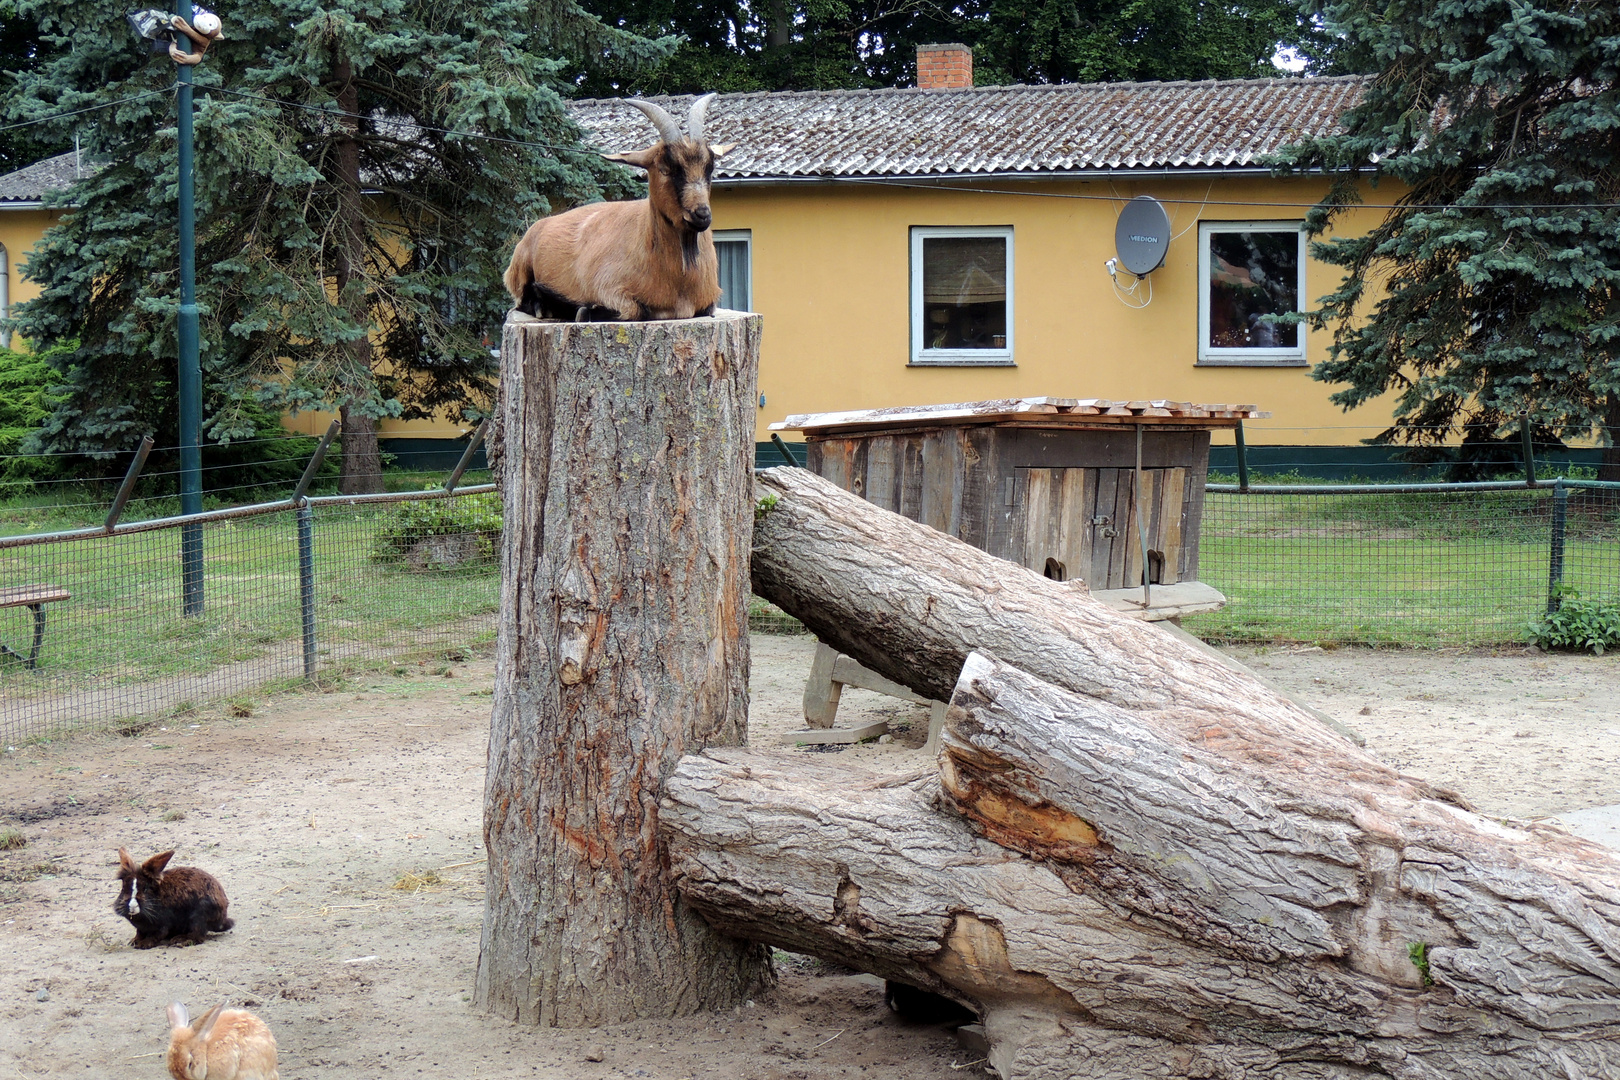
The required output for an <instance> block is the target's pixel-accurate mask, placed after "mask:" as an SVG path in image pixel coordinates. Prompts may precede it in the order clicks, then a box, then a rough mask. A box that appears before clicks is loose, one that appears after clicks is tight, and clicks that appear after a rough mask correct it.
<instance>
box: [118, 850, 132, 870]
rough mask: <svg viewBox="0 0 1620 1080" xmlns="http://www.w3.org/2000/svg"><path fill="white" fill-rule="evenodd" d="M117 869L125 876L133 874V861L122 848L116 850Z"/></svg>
mask: <svg viewBox="0 0 1620 1080" xmlns="http://www.w3.org/2000/svg"><path fill="white" fill-rule="evenodd" d="M118 868H119V869H120V870H122V871H123V872H124V873H126V874H133V873H134V872H135V860H134V859H133V858H132V857H131V856H130V854H129V852H127V851H125V850H124V849H123V848H119V849H118Z"/></svg>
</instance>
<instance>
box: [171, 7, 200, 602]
mask: <svg viewBox="0 0 1620 1080" xmlns="http://www.w3.org/2000/svg"><path fill="white" fill-rule="evenodd" d="M174 13H175V14H176V15H178V16H180V17H181V18H182V19H185V20H186V22H187V23H190V22H191V21H192V20H193V19H194V18H195V17H196V16H195V13H194V12H193V10H192V6H191V0H175V5H174ZM178 66H179V68H180V71H179V82H180V87H179V95H178V99H177V109H178V112H179V136H180V138H179V142H180V163H179V164H180V319H179V329H180V380H179V381H180V512H181V513H182V514H200V513H202V447H201V445H200V444H201V437H202V361H201V358H200V356H199V354H198V344H197V338H198V318H197V266H196V262H197V207H196V201H195V199H196V196H195V191H194V189H193V186H192V153H191V147H192V136H191V113H192V104H191V86H192V72H191V67H192V66H191V65H190V64H180V65H178ZM180 582H181V590H182V594H183V596H184V603H185V613H186V615H188V616H201V615H202V613H203V537H202V525H201V523H197V522H193V523H190V524H187V525H182V526H181V527H180Z"/></svg>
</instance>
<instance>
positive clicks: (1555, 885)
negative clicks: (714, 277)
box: [663, 469, 1620, 1080]
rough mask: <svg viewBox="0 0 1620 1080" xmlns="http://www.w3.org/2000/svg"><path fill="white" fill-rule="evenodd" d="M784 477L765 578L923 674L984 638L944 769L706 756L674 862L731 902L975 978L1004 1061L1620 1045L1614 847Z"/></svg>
mask: <svg viewBox="0 0 1620 1080" xmlns="http://www.w3.org/2000/svg"><path fill="white" fill-rule="evenodd" d="M760 485H761V488H762V489H763V490H764V491H765V492H768V493H771V494H775V495H777V497H778V501H777V503H776V506H775V508H774V509H773V510H772V511H771V512H770V513H769V514H767V515H765V517H764V518H763V519H762V520H761V521H760V523H759V525H758V526H757V528H756V532H755V549H754V559H753V570H754V582H755V588H756V591H759V592H760V593H761V594H762V595H765V596H766V597H767V598H768V599H770V600H771V601H773V602H774V603H776V604H778V605H779V606H781V607H782V608H783V609H784V610H786V611H788V612H789V613H790V614H792V615H794V616H795V617H797V618H800V619H801V620H803V621H805V622H806V624H807V625H809V626H811V627H812V628H813V629H815V630H816V631H817V632H818V633H820V634H823V635H824V637H832V638H833V639H834V642H833V643H834V644H835V645H836V646H837V647H838V648H839V649H840V650H842V651H844V652H847V653H849V654H850V655H853V656H856V657H857V658H858V659H860V660H861V662H862V663H865V664H867V665H868V666H871V667H873V668H875V669H877V670H880V671H883V672H884V674H886V675H888V676H889V677H891V678H894V679H896V680H897V681H899V682H902V683H903V684H907V685H910V686H912V687H913V688H914V689H916V690H917V691H918V692H919V693H925V694H929V695H934V694H938V693H940V690H941V687H940V683H941V680H942V678H943V672H944V671H946V670H948V668H949V666H950V665H951V664H952V663H953V662H954V663H957V664H959V665H960V671H959V673H958V677H957V678H956V679H955V680H953V685H952V686H951V687H949V688H948V689H949V690H950V692H951V693H952V697H951V699H950V700H951V705H950V708H949V710H948V713H947V719H946V724H945V731H944V733H943V735H942V738H941V749H940V756H939V759H938V762H937V771H936V770H935V769H933V768H929V769H926V770H923V771H920V772H918V773H916V774H914V775H912V776H910V777H900V778H884V777H881V776H874V775H872V774H870V773H866V774H860V773H857V772H855V771H854V770H840V769H837V768H836V767H830V766H829V765H828V764H826V763H824V762H821V761H817V762H815V763H813V764H806V763H805V762H804V761H803V760H802V759H800V760H798V761H795V760H793V759H791V758H782V757H776V758H771V757H767V756H765V755H761V754H756V753H752V752H748V751H740V750H738V751H716V752H714V753H712V754H709V755H707V756H704V757H689V758H687V759H685V760H684V761H682V762H681V765H680V768H679V769H678V770H677V772H676V774H675V775H674V777H672V779H671V781H670V783H669V785H668V787H667V796H666V800H665V809H664V817H663V825H664V828H665V829H666V830H667V832H668V833H669V836H670V857H671V860H672V866H673V868H674V870H675V872H676V873H677V874H678V875H679V884H680V889H681V891H682V892H683V894H685V895H686V896H687V897H688V899H689V900H690V901H691V903H692V904H693V905H694V906H695V907H697V908H698V909H699V910H700V911H701V912H702V913H703V914H704V916H705V917H706V918H708V919H709V920H710V921H711V923H713V924H714V925H715V926H716V927H718V928H719V929H720V930H722V931H724V932H726V933H728V934H734V935H737V936H741V937H746V938H750V939H753V940H758V941H765V942H769V943H771V944H775V945H779V946H781V947H783V948H789V949H795V950H799V951H803V952H811V953H815V954H818V955H821V956H824V957H827V958H829V959H833V960H836V961H839V962H842V963H846V964H851V965H854V966H858V967H862V968H864V969H866V970H868V971H872V972H875V973H877V974H880V975H883V976H885V977H887V978H892V979H898V980H900V981H903V982H908V983H911V984H913V985H916V986H920V987H923V988H924V989H930V990H934V991H936V992H942V993H946V994H949V995H951V996H954V997H956V998H958V999H959V1000H962V1001H964V1002H966V1003H969V1004H971V1005H972V1006H974V1007H975V1008H977V1009H979V1010H980V1011H981V1013H982V1014H983V1015H984V1016H985V1020H986V1029H987V1033H988V1035H989V1037H990V1039H991V1043H992V1050H991V1063H992V1064H993V1065H994V1066H995V1067H996V1068H997V1070H998V1071H999V1072H1000V1074H1001V1076H1003V1077H1004V1078H1008V1080H1014V1078H1016V1080H1067V1078H1070V1077H1075V1076H1084V1077H1087V1078H1088V1080H1091V1078H1099V1080H1100V1078H1110V1080H1113V1078H1118V1080H1126V1078H1136V1077H1145V1076H1163V1077H1188V1078H1191V1077H1201V1078H1225V1080H1244V1078H1248V1080H1258V1078H1262V1077H1263V1078H1267V1080H1283V1078H1286V1080H1327V1078H1334V1080H1350V1078H1362V1077H1374V1076H1391V1077H1399V1078H1402V1080H1441V1078H1444V1080H1542V1078H1546V1077H1559V1078H1569V1080H1573V1078H1586V1080H1596V1078H1598V1077H1620V856H1617V855H1616V853H1614V852H1612V851H1609V850H1608V849H1605V848H1600V847H1598V846H1596V845H1593V844H1589V843H1587V842H1585V841H1582V840H1579V839H1577V838H1575V837H1571V836H1569V835H1568V834H1565V833H1562V832H1560V831H1559V830H1556V829H1552V828H1548V827H1544V826H1537V825H1533V824H1529V823H1524V822H1514V821H1502V820H1493V819H1488V818H1485V817H1482V816H1480V815H1478V814H1475V813H1473V812H1471V811H1470V810H1468V809H1467V808H1466V807H1465V805H1463V803H1462V800H1460V799H1458V798H1457V797H1455V796H1454V795H1452V794H1450V793H1448V792H1445V791H1444V790H1442V789H1438V788H1436V787H1434V786H1432V785H1429V784H1427V783H1425V782H1423V781H1421V780H1419V779H1416V778H1413V777H1409V776H1404V775H1402V774H1400V773H1398V772H1397V771H1395V770H1393V769H1391V768H1389V767H1388V766H1386V765H1384V764H1382V763H1381V762H1378V761H1377V760H1375V759H1373V758H1372V757H1370V756H1368V755H1367V754H1365V753H1363V752H1361V751H1360V750H1358V749H1357V748H1356V747H1355V746H1354V745H1353V744H1352V743H1350V742H1349V741H1348V740H1347V739H1344V738H1342V737H1340V736H1339V735H1337V734H1335V733H1333V732H1332V731H1330V730H1328V729H1327V728H1325V727H1323V726H1322V725H1321V724H1320V723H1319V722H1317V721H1316V720H1315V719H1314V718H1313V717H1311V716H1310V715H1309V714H1308V713H1305V712H1304V711H1303V710H1302V709H1300V708H1299V707H1298V706H1296V705H1294V704H1293V703H1292V702H1290V701H1288V700H1287V699H1285V698H1283V697H1281V696H1280V695H1278V694H1277V693H1276V692H1274V691H1272V690H1270V689H1268V688H1267V687H1265V686H1264V685H1263V684H1261V683H1259V682H1258V681H1256V680H1254V679H1252V678H1249V677H1247V676H1246V675H1244V674H1243V673H1241V672H1238V671H1234V670H1232V669H1229V668H1226V667H1225V666H1224V665H1222V664H1220V663H1219V662H1217V661H1215V660H1214V659H1212V658H1210V657H1209V656H1207V655H1205V654H1204V653H1202V652H1201V651H1200V650H1198V649H1197V648H1195V647H1194V646H1192V645H1189V644H1187V643H1185V642H1182V641H1180V640H1178V639H1177V638H1175V637H1173V636H1171V635H1168V634H1165V633H1163V632H1161V631H1159V630H1158V629H1157V628H1155V627H1152V626H1150V625H1146V624H1143V623H1139V622H1137V621H1136V620H1134V619H1130V618H1127V617H1126V616H1123V615H1120V614H1117V613H1115V612H1112V611H1110V610H1108V609H1107V608H1106V607H1104V606H1103V605H1101V604H1100V603H1098V602H1096V601H1094V600H1092V599H1091V598H1090V597H1089V596H1087V595H1086V594H1085V593H1083V592H1081V591H1079V590H1076V589H1073V588H1072V587H1069V586H1066V585H1063V584H1061V583H1058V582H1053V581H1049V580H1047V579H1045V578H1043V577H1041V576H1039V575H1037V574H1034V573H1033V572H1031V571H1028V570H1025V569H1023V568H1021V567H1018V566H1015V565H1013V564H1012V563H1008V562H1005V561H1003V560H1000V559H996V558H994V557H992V556H989V555H986V554H985V553H984V552H981V551H979V550H978V549H976V548H973V547H970V546H969V545H967V544H963V543H961V542H959V541H956V540H954V539H952V538H950V537H946V536H944V535H942V534H940V533H937V532H935V531H934V530H931V529H927V528H926V527H924V526H921V525H918V524H916V523H915V522H911V521H908V520H907V519H904V518H901V517H899V516H898V515H895V514H890V513H888V512H886V511H882V510H879V509H877V508H875V507H873V506H871V505H870V504H868V503H865V502H864V501H862V500H860V499H859V498H858V497H856V496H853V495H850V494H848V493H847V492H844V491H842V490H840V489H838V488H836V487H834V486H833V485H831V484H829V483H827V482H826V481H823V480H820V479H819V478H817V477H814V476H811V475H810V474H808V473H805V472H803V471H802V470H788V469H780V470H771V471H769V472H768V473H765V474H762V475H761V477H760ZM989 642H993V643H994V647H995V648H996V649H998V650H1001V651H1002V653H1003V655H1001V656H1000V657H999V658H995V657H991V656H988V655H985V654H984V653H981V652H979V651H976V650H978V649H979V648H981V647H982V646H983V645H984V644H985V643H989ZM897 657H898V659H897ZM880 665H881V666H880ZM911 665H914V666H911Z"/></svg>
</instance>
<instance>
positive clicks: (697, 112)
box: [686, 94, 715, 142]
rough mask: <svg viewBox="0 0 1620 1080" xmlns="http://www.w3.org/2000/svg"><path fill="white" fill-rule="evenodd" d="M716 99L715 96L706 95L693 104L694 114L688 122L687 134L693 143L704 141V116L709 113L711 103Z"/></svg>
mask: <svg viewBox="0 0 1620 1080" xmlns="http://www.w3.org/2000/svg"><path fill="white" fill-rule="evenodd" d="M714 98H715V95H714V94H704V95H703V96H702V97H700V98H698V99H697V100H696V101H694V102H692V113H691V115H690V116H689V117H687V120H686V134H687V136H688V137H689V138H690V139H691V140H692V141H693V142H702V141H703V114H704V113H706V112H708V111H709V102H711V101H713V100H714Z"/></svg>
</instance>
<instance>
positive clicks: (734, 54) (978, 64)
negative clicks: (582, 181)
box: [581, 0, 1335, 95]
mask: <svg viewBox="0 0 1620 1080" xmlns="http://www.w3.org/2000/svg"><path fill="white" fill-rule="evenodd" d="M593 9H594V10H597V11H599V12H600V13H601V14H602V16H603V18H604V19H606V20H607V21H609V22H611V23H613V24H614V25H617V26H622V27H624V28H627V29H630V30H634V31H636V32H638V33H642V34H677V33H678V34H682V35H684V36H685V38H686V40H685V42H683V43H682V45H681V47H680V49H679V50H678V51H677V52H676V54H675V56H674V58H673V59H672V60H671V61H670V62H669V63H667V64H665V65H663V66H661V67H659V68H657V69H656V70H649V71H646V72H643V73H641V74H638V75H636V76H634V77H632V78H629V79H624V78H616V77H613V76H611V75H601V74H597V75H592V74H585V75H583V76H582V79H581V84H582V87H583V89H584V92H585V93H588V94H594V95H612V94H618V93H621V92H624V91H627V90H632V91H636V92H647V93H672V94H677V93H697V92H704V91H709V90H719V91H723V92H724V91H730V92H739V91H754V90H828V89H837V88H847V87H881V86H906V85H910V84H911V83H913V82H914V81H915V80H916V76H917V63H916V47H917V46H918V45H921V44H928V43H937V42H954V41H959V42H962V43H964V44H967V45H971V46H973V48H974V69H975V70H974V77H975V81H976V82H977V83H978V84H979V85H981V86H983V85H995V84H1002V83H1048V82H1086V81H1115V80H1122V79H1227V78H1240V77H1251V76H1264V75H1273V74H1278V71H1277V68H1276V67H1275V66H1274V65H1273V64H1272V62H1271V61H1272V57H1273V56H1274V55H1276V54H1277V52H1278V50H1279V48H1281V49H1284V50H1291V51H1293V52H1296V53H1298V54H1299V55H1300V56H1301V57H1303V58H1304V59H1305V60H1306V61H1307V63H1308V64H1310V65H1311V66H1312V67H1313V68H1316V69H1323V70H1325V69H1326V67H1325V66H1326V65H1327V64H1329V62H1330V59H1331V58H1330V55H1329V54H1330V53H1331V51H1332V50H1331V48H1330V46H1332V45H1333V44H1334V43H1335V39H1333V38H1331V37H1329V36H1328V35H1326V34H1325V33H1323V32H1322V30H1321V28H1320V24H1319V22H1318V21H1317V20H1315V19H1313V18H1310V17H1307V16H1306V15H1305V14H1302V13H1301V11H1300V10H1299V8H1298V6H1297V5H1296V4H1295V3H1294V0H1234V2H1232V3H1228V4H1210V3H1206V2H1204V0H965V2H962V3H948V4H947V3H940V2H937V0H753V2H751V0H694V2H692V3H685V2H677V0H599V3H597V4H596V5H594V7H593Z"/></svg>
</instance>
